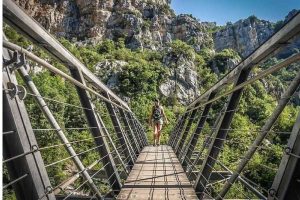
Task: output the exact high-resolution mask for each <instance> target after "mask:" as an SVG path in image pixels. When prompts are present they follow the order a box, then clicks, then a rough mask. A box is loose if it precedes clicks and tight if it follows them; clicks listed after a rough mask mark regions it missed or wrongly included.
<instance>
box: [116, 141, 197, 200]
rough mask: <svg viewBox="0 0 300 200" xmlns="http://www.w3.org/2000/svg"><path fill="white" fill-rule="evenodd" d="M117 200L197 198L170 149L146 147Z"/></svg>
mask: <svg viewBox="0 0 300 200" xmlns="http://www.w3.org/2000/svg"><path fill="white" fill-rule="evenodd" d="M117 199H138V200H140V199H172V200H175V199H198V198H197V195H196V193H195V191H194V189H193V186H192V184H191V183H190V182H189V180H188V178H187V176H186V174H185V172H184V171H183V168H182V166H181V164H180V162H179V160H178V159H177V157H176V155H175V153H174V152H173V150H172V148H171V147H170V146H166V145H161V146H158V147H153V146H146V147H145V148H144V149H143V150H142V152H141V153H140V155H139V157H138V158H137V160H136V163H135V165H134V166H133V168H132V171H131V172H130V174H129V176H128V178H127V180H126V181H125V184H124V185H123V187H122V190H121V192H120V193H119V195H118V197H117Z"/></svg>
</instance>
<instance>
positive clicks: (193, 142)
mask: <svg viewBox="0 0 300 200" xmlns="http://www.w3.org/2000/svg"><path fill="white" fill-rule="evenodd" d="M215 95H216V92H213V93H211V94H210V95H209V97H208V101H209V100H211V99H213V98H214V97H215ZM211 106H212V103H209V104H207V105H205V107H204V110H203V112H202V114H201V117H200V120H199V122H198V125H197V128H196V130H195V131H194V133H193V134H192V136H191V139H190V143H189V144H188V145H187V147H186V148H187V151H186V153H185V155H183V156H182V157H183V158H184V160H183V162H182V166H183V168H185V167H186V166H187V163H188V161H189V160H190V159H191V157H192V154H193V152H194V149H195V147H196V145H197V142H198V139H199V137H200V134H201V132H202V130H203V127H204V124H205V122H206V119H207V115H208V113H209V110H210V108H211Z"/></svg>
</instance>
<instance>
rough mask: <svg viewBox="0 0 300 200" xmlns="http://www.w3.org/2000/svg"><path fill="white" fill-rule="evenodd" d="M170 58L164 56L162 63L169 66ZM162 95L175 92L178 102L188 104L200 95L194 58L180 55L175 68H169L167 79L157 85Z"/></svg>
mask: <svg viewBox="0 0 300 200" xmlns="http://www.w3.org/2000/svg"><path fill="white" fill-rule="evenodd" d="M170 62H171V58H170V57H168V56H166V57H165V58H164V63H165V65H167V66H170ZM159 90H160V92H161V93H162V94H163V95H164V96H167V97H169V96H172V95H173V94H174V93H175V94H176V98H177V99H178V102H179V103H181V104H188V103H190V102H191V101H193V100H194V99H195V98H196V97H198V96H199V95H200V92H199V83H198V76H197V71H196V67H195V64H194V58H193V59H188V58H185V57H181V58H180V59H179V60H178V62H177V67H176V69H170V70H169V79H167V81H166V82H164V83H162V84H161V85H160V87H159Z"/></svg>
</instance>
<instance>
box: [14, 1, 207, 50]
mask: <svg viewBox="0 0 300 200" xmlns="http://www.w3.org/2000/svg"><path fill="white" fill-rule="evenodd" d="M16 2H17V3H18V4H19V5H20V6H22V7H23V8H24V9H25V10H26V11H27V13H28V14H29V15H31V16H32V17H33V18H34V19H36V20H37V21H38V22H39V23H41V24H42V26H44V27H45V28H46V29H47V30H49V31H50V32H51V33H53V34H55V35H57V36H58V37H65V38H67V39H70V40H80V41H89V42H97V41H101V40H102V39H104V38H108V39H112V40H115V39H117V38H120V37H122V38H125V39H126V40H125V41H126V45H127V47H128V48H131V49H136V48H149V49H159V48H161V47H163V46H164V45H165V44H166V43H168V42H170V41H172V40H174V39H181V40H183V41H186V42H188V43H191V44H192V45H194V47H195V49H197V50H200V48H201V47H203V46H207V45H212V39H211V37H210V36H209V34H207V31H206V28H205V26H203V25H201V23H199V22H198V21H197V20H196V19H194V18H193V17H191V16H190V15H179V16H175V14H174V12H173V10H172V9H171V8H170V5H169V4H170V0H98V1H94V0H61V1H57V0H16Z"/></svg>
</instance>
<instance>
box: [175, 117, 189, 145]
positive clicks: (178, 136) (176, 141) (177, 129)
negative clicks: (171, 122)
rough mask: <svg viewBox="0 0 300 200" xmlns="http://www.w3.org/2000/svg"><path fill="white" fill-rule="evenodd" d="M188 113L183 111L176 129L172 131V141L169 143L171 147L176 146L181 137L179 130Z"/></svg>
mask: <svg viewBox="0 0 300 200" xmlns="http://www.w3.org/2000/svg"><path fill="white" fill-rule="evenodd" d="M188 115H189V112H185V113H184V114H183V116H182V118H181V120H180V122H179V125H178V127H177V128H176V130H175V132H174V139H173V142H172V143H171V147H172V148H176V146H177V143H178V141H179V139H180V137H181V134H180V133H181V131H182V129H183V127H184V125H185V121H186V118H187V116H188Z"/></svg>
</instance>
